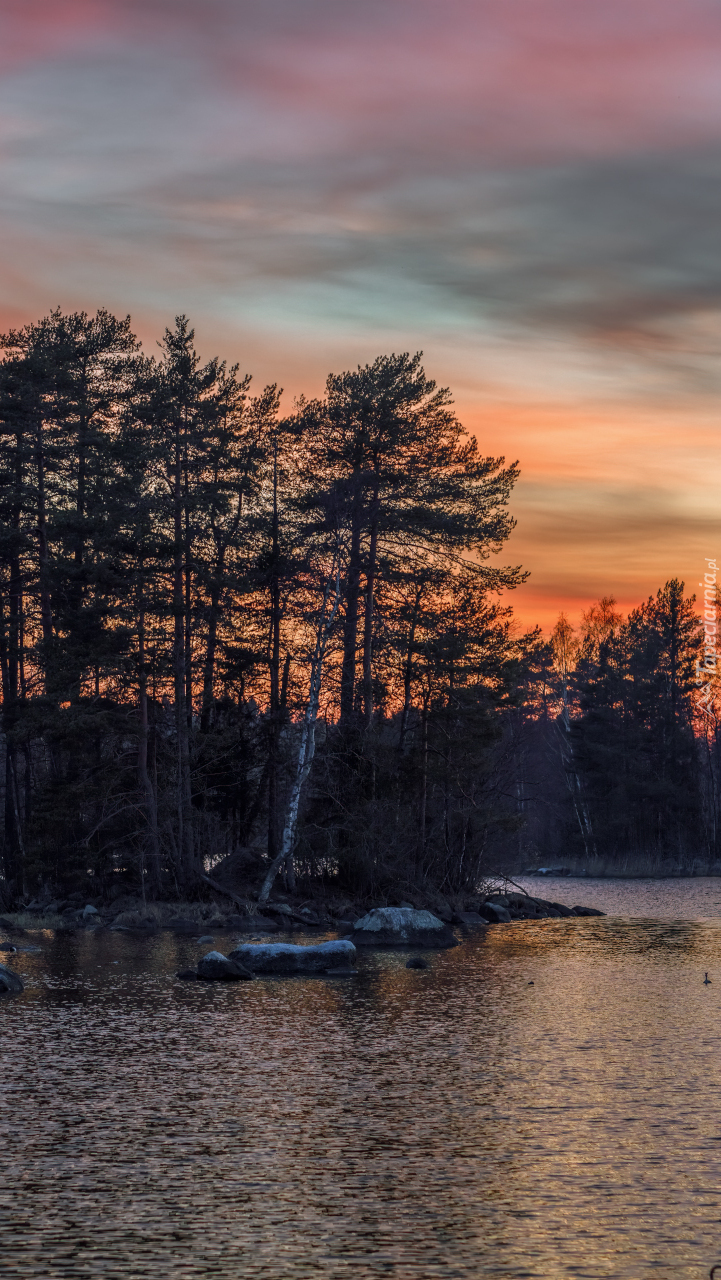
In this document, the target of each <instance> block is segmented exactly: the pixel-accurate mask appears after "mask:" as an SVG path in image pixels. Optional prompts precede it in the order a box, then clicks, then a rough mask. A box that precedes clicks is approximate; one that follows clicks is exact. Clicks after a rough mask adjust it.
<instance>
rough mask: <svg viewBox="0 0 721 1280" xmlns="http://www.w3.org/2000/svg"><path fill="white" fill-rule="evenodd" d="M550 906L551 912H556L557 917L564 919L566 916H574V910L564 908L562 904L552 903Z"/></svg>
mask: <svg viewBox="0 0 721 1280" xmlns="http://www.w3.org/2000/svg"><path fill="white" fill-rule="evenodd" d="M550 906H551V908H552V910H554V911H557V912H558V914H559V916H564V917H566V916H572V915H575V909H573V908H572V907H566V906H564V904H563V903H562V902H552V903H551V904H550Z"/></svg>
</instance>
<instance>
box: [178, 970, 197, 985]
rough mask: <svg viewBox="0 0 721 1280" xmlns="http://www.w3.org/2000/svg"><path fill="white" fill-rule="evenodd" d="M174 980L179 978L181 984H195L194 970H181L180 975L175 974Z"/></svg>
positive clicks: (195, 975) (195, 974)
mask: <svg viewBox="0 0 721 1280" xmlns="http://www.w3.org/2000/svg"><path fill="white" fill-rule="evenodd" d="M175 976H176V978H180V981H181V982H197V981H198V975H197V973H196V972H195V969H181V970H180V973H176V975H175Z"/></svg>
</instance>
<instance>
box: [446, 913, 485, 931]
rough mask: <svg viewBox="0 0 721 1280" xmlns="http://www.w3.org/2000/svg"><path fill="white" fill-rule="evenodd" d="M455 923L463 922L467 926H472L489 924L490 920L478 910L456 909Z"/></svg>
mask: <svg viewBox="0 0 721 1280" xmlns="http://www.w3.org/2000/svg"><path fill="white" fill-rule="evenodd" d="M453 923H454V924H463V925H466V927H467V928H471V927H472V926H473V925H479V924H483V925H485V924H488V921H487V920H486V919H484V917H483V916H482V915H480V913H479V912H478V911H456V912H455V914H454V916H453Z"/></svg>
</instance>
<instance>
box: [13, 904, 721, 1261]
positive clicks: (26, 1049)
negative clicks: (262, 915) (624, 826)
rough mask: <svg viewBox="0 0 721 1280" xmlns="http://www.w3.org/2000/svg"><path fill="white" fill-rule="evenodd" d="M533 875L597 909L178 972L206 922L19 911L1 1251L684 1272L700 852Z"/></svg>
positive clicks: (709, 947) (713, 1255) (715, 1036)
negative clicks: (45, 918)
mask: <svg viewBox="0 0 721 1280" xmlns="http://www.w3.org/2000/svg"><path fill="white" fill-rule="evenodd" d="M532 884H533V886H534V888H535V890H536V892H540V893H542V895H543V896H544V897H549V898H552V899H555V900H557V901H565V902H568V903H570V904H571V905H573V903H574V901H581V902H584V903H586V904H589V905H594V904H595V905H599V906H600V907H602V908H604V909H608V910H610V911H614V912H616V913H618V914H614V915H610V916H609V917H607V918H604V919H599V918H588V919H581V920H548V921H543V922H539V923H533V924H531V923H520V922H519V923H517V924H513V925H511V926H506V927H503V926H493V927H491V928H490V929H489V930H488V931H487V933H486V934H485V935H481V936H478V935H477V936H475V937H471V938H469V940H468V941H466V942H465V943H464V945H463V946H462V947H457V948H455V949H454V950H452V951H449V952H443V953H440V954H438V955H430V953H427V954H429V955H430V969H429V970H428V971H425V972H424V971H418V970H408V969H406V968H405V962H406V959H407V954H405V953H404V954H395V953H393V952H383V953H375V954H372V955H369V956H367V957H362V958H361V960H360V965H359V968H360V972H359V974H358V976H357V977H355V978H346V979H342V978H308V979H305V978H294V979H271V978H269V979H265V980H260V979H258V980H256V981H255V982H253V983H247V984H246V983H243V984H238V985H231V986H225V985H208V986H206V985H204V984H192V983H190V984H181V983H178V982H175V981H174V980H173V974H174V972H175V970H176V969H178V968H180V967H181V966H185V965H187V964H188V963H190V962H192V961H193V959H194V958H197V955H198V951H199V950H203V951H204V950H205V949H206V948H205V947H203V948H202V949H199V948H198V946H197V944H196V943H195V942H193V941H192V940H189V939H185V938H183V939H176V938H175V937H173V936H172V935H170V934H167V933H161V934H158V935H156V936H155V937H150V938H140V937H133V936H131V935H127V934H113V933H102V932H101V933H98V934H96V935H88V934H84V933H79V934H77V935H76V936H71V937H68V936H64V937H53V936H52V935H50V934H48V935H36V936H35V938H33V939H32V941H34V942H38V943H39V945H40V947H41V950H40V951H38V952H23V953H19V954H18V955H16V956H14V957H11V963H12V965H13V967H14V968H15V969H16V970H17V971H18V972H20V973H22V974H23V975H24V976H25V980H26V982H27V989H26V992H25V994H24V995H23V996H20V997H17V998H14V999H11V998H8V997H5V998H4V999H3V1001H2V1002H0V1026H1V1027H2V1032H3V1034H2V1038H1V1040H0V1054H1V1056H2V1090H1V1091H0V1104H1V1105H0V1151H2V1162H3V1171H4V1176H3V1179H2V1185H1V1186H0V1222H1V1223H2V1253H1V1255H0V1256H1V1257H2V1268H1V1270H2V1273H3V1274H7V1275H8V1276H12V1277H18V1278H21V1280H24V1278H25V1277H31V1276H32V1277H43V1278H45V1277H48V1278H49V1280H50V1278H53V1280H54V1278H55V1277H57V1278H58V1280H65V1278H66V1277H73V1278H75V1277H93V1278H95V1277H104V1278H105V1277H107V1278H108V1280H115V1278H116V1277H117V1278H118V1280H120V1278H121V1277H122V1280H141V1278H145V1277H153V1280H186V1278H187V1280H195V1278H196V1277H203V1278H206V1277H218V1278H220V1280H241V1278H244V1277H254V1278H256V1277H257V1278H258V1280H263V1278H268V1280H270V1278H272V1280H296V1278H300V1277H313V1278H314V1280H315V1278H319V1280H331V1278H332V1280H341V1278H343V1280H346V1278H347V1277H350V1276H353V1277H354V1280H371V1278H374V1280H375V1278H376V1277H388V1276H390V1277H393V1278H394V1280H433V1278H434V1277H443V1278H444V1280H445V1278H446V1277H458V1278H462V1280H465V1278H466V1277H479V1276H484V1277H485V1276H509V1277H514V1278H516V1277H543V1278H544V1280H555V1278H556V1277H567V1276H568V1277H570V1276H573V1277H611V1276H612V1277H619V1278H620V1277H623V1278H624V1280H626V1278H631V1277H633V1278H636V1277H638V1278H639V1280H647V1278H648V1277H651V1276H660V1277H663V1276H668V1277H673V1278H674V1280H687V1278H688V1280H690V1278H691V1277H694V1280H695V1278H696V1277H707V1276H708V1272H709V1268H710V1266H711V1264H712V1263H713V1262H715V1261H717V1260H721V1204H720V1200H721V1195H720V1192H719V1185H720V1174H721V1169H720V1167H719V1161H720V1157H721V1107H720V1103H721V1090H720V1086H721V1015H720V1012H719V1010H720V1008H721V881H719V880H692V881H673V882H666V883H663V884H659V883H657V882H648V883H643V882H622V881H617V882H613V881H598V882H593V881H571V882H569V881H568V880H560V881H553V882H552V881H543V882H539V881H533V882H532ZM217 942H218V943H219V944H220V945H221V949H226V950H227V949H229V945H230V943H229V940H228V937H227V935H226V937H225V939H224V940H223V939H222V937H221V936H220V935H219V936H218V938H217ZM114 962H117V963H114ZM705 970H708V971H709V976H710V977H711V979H712V985H710V986H708V987H705V986H704V985H703V976H704V971H705ZM530 982H532V983H533V985H532V986H530V985H529V983H530Z"/></svg>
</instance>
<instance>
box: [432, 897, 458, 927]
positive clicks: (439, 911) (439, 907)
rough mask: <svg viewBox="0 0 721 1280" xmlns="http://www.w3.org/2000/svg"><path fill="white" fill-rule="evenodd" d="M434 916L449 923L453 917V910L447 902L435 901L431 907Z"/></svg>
mask: <svg viewBox="0 0 721 1280" xmlns="http://www.w3.org/2000/svg"><path fill="white" fill-rule="evenodd" d="M433 914H434V916H438V919H439V920H442V921H443V923H444V924H450V923H451V921H452V919H453V912H452V911H451V908H450V907H449V905H448V903H447V902H436V903H435V905H434V907H433Z"/></svg>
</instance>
